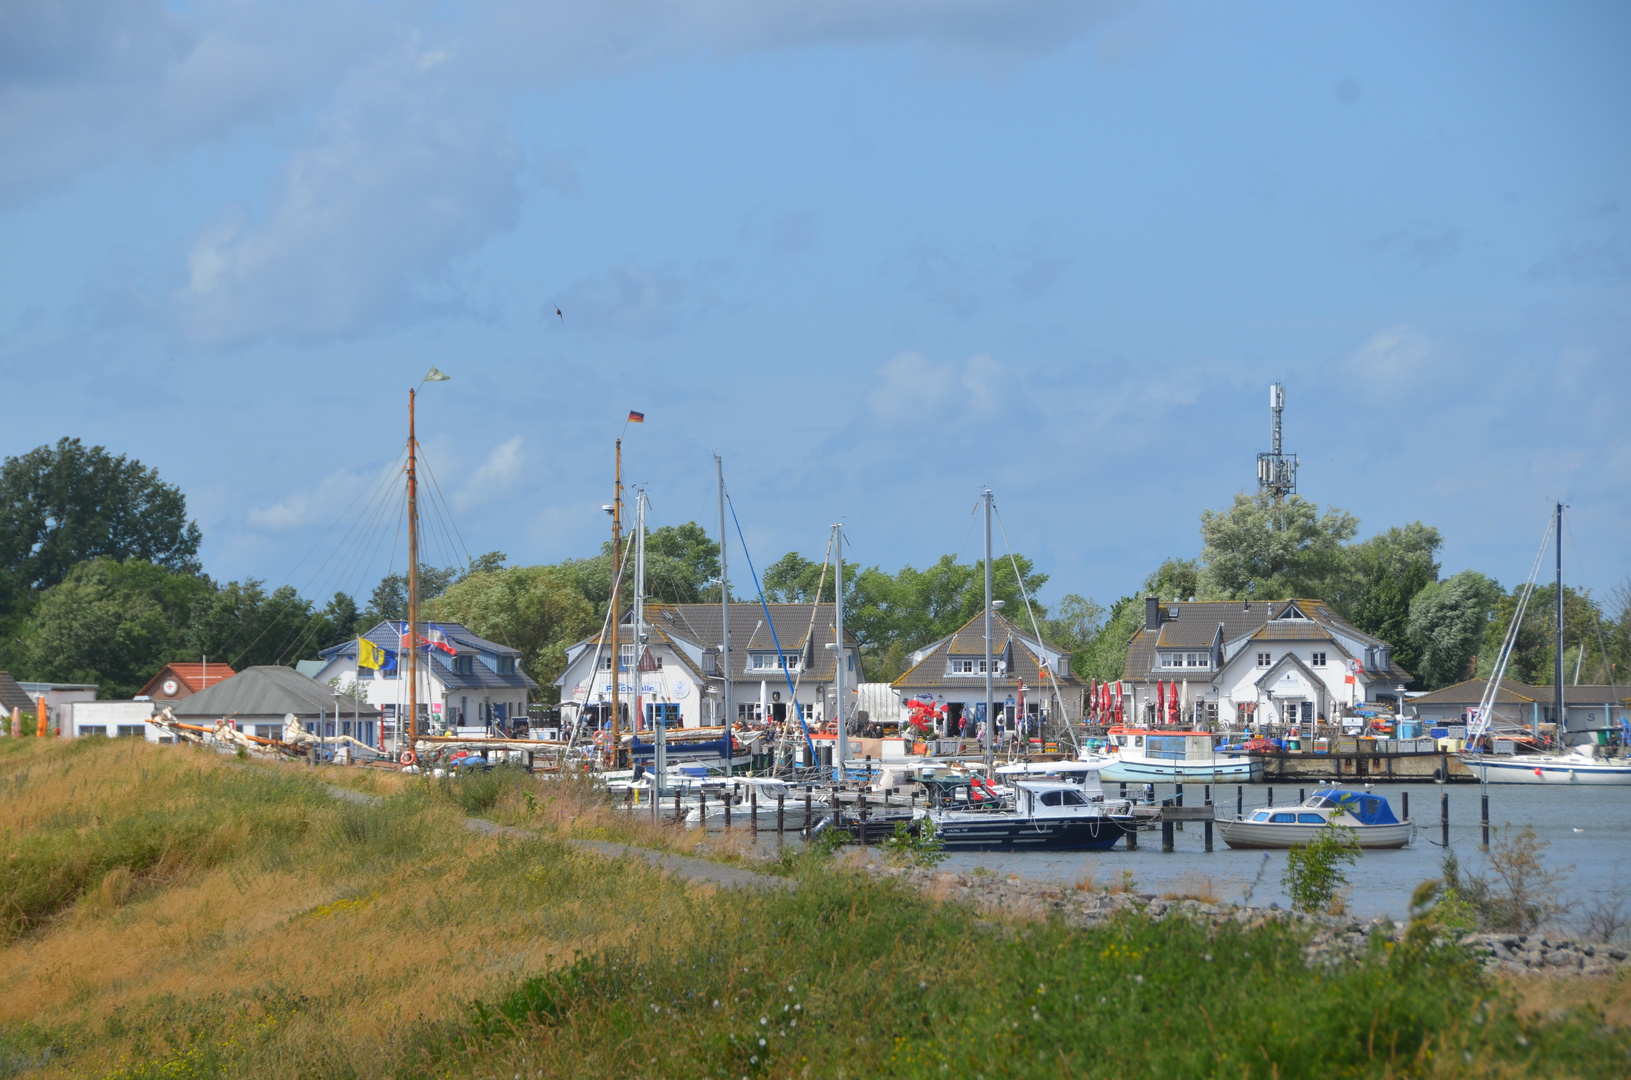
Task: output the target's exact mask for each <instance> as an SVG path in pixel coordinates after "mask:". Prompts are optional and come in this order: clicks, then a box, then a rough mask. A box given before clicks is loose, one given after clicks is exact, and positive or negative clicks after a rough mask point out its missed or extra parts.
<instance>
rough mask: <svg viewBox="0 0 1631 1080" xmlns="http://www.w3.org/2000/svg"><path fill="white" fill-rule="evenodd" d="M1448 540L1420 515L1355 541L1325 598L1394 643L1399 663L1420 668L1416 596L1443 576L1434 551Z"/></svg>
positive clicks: (1361, 625)
mask: <svg viewBox="0 0 1631 1080" xmlns="http://www.w3.org/2000/svg"><path fill="white" fill-rule="evenodd" d="M1443 543H1444V539H1443V537H1441V536H1440V535H1439V531H1438V530H1437V529H1435V528H1432V527H1431V526H1428V525H1423V524H1422V523H1421V522H1419V521H1416V522H1412V523H1411V524H1409V525H1406V526H1405V527H1404V528H1402V529H1401V528H1392V529H1389V530H1388V531H1387V532H1385V533H1379V534H1377V535H1376V536H1373V537H1371V538H1370V539H1369V540H1366V541H1364V542H1363V543H1359V544H1350V545H1348V546H1347V547H1346V548H1344V549H1343V552H1342V565H1341V569H1340V571H1339V572H1338V573H1337V574H1335V575H1333V577H1332V579H1331V580H1330V581H1329V583H1328V588H1327V592H1326V593H1325V595H1323V596H1321V597H1320V599H1323V600H1326V601H1328V602H1329V603H1331V604H1332V606H1334V607H1335V608H1336V609H1337V611H1339V612H1341V613H1342V615H1343V616H1344V617H1345V618H1347V619H1348V621H1350V622H1352V623H1353V624H1354V625H1355V626H1357V627H1358V628H1359V629H1361V630H1363V631H1365V633H1367V634H1373V635H1375V636H1376V637H1379V638H1381V639H1382V640H1383V641H1386V642H1389V643H1391V644H1392V645H1394V646H1395V647H1396V652H1395V658H1396V659H1397V660H1398V662H1399V664H1400V665H1401V666H1402V667H1404V668H1405V669H1406V670H1408V671H1411V672H1414V671H1415V670H1416V668H1417V666H1418V665H1419V664H1420V654H1419V653H1418V652H1417V651H1416V649H1415V647H1414V645H1412V643H1411V637H1410V633H1409V624H1410V602H1411V601H1412V600H1413V599H1415V597H1416V594H1418V593H1419V592H1421V590H1422V589H1424V588H1426V587H1427V586H1429V585H1431V584H1433V583H1434V582H1436V581H1437V580H1438V571H1439V564H1438V561H1437V559H1436V558H1435V557H1434V556H1435V555H1436V554H1437V552H1438V549H1439V547H1440V546H1441V545H1442V544H1443Z"/></svg>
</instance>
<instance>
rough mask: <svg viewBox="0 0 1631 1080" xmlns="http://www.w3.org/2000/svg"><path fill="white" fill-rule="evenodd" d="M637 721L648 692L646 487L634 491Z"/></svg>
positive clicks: (635, 722) (635, 726)
mask: <svg viewBox="0 0 1631 1080" xmlns="http://www.w3.org/2000/svg"><path fill="white" fill-rule="evenodd" d="M634 521H635V525H634V720H633V723H632V724H631V725H630V727H631V729H632V730H634V731H639V730H640V722H641V720H643V719H644V718H645V708H644V702H645V695H644V694H642V693H641V685H642V683H643V681H644V680H643V678H642V675H641V668H640V665H641V664H642V663H643V662H644V660H645V655H646V489H645V488H636V489H635V491H634Z"/></svg>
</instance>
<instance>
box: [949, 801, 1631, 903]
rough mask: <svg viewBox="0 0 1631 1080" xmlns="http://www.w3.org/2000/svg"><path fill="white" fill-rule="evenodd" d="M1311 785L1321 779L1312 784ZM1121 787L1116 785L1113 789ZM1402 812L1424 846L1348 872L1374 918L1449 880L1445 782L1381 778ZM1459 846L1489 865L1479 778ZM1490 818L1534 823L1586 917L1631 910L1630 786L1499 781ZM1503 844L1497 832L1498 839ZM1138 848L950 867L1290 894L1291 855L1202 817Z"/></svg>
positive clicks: (1453, 804)
mask: <svg viewBox="0 0 1631 1080" xmlns="http://www.w3.org/2000/svg"><path fill="white" fill-rule="evenodd" d="M1306 786H1307V788H1308V789H1309V790H1312V788H1313V785H1312V784H1309V785H1306ZM1105 787H1106V789H1107V792H1108V793H1110V794H1112V795H1113V794H1114V787H1115V785H1113V784H1108V783H1107V784H1106V785H1105ZM1212 790H1213V798H1214V801H1216V802H1218V803H1220V804H1221V805H1220V806H1219V811H1220V813H1221V814H1223V815H1224V816H1230V815H1232V814H1233V813H1234V806H1235V788H1234V787H1233V786H1229V787H1221V788H1218V787H1215V788H1213V789H1212ZM1297 790H1298V789H1297V786H1296V785H1280V784H1276V785H1274V801H1275V804H1276V805H1278V806H1288V805H1291V804H1293V803H1295V802H1296V801H1297ZM1372 790H1374V791H1375V792H1376V793H1377V794H1379V795H1383V796H1385V797H1386V798H1387V800H1388V802H1389V803H1390V804H1391V805H1392V807H1393V812H1394V813H1395V814H1398V815H1400V816H1401V817H1402V816H1403V813H1402V806H1403V800H1402V798H1401V795H1402V794H1403V793H1404V792H1409V795H1410V816H1411V817H1412V818H1414V819H1415V821H1416V823H1417V826H1418V829H1417V833H1416V839H1415V842H1414V843H1412V844H1411V845H1410V846H1408V847H1406V848H1403V849H1402V850H1399V851H1367V852H1365V853H1363V854H1362V855H1361V856H1360V857H1359V861H1358V863H1357V864H1355V865H1354V866H1353V867H1352V868H1350V869H1349V870H1348V871H1347V873H1348V881H1349V883H1350V885H1351V886H1352V890H1353V891H1352V893H1351V895H1350V897H1349V908H1350V910H1351V911H1352V912H1353V913H1354V914H1355V915H1359V916H1363V917H1370V916H1376V915H1390V916H1393V917H1395V918H1399V919H1403V918H1404V917H1405V916H1406V915H1407V914H1408V913H1409V907H1410V894H1411V892H1412V891H1414V889H1415V887H1416V886H1417V885H1419V884H1420V883H1421V882H1423V881H1425V880H1427V879H1429V878H1436V877H1438V876H1439V875H1440V869H1439V866H1440V862H1441V860H1442V859H1443V857H1444V848H1442V847H1441V846H1440V845H1439V840H1440V835H1441V834H1440V829H1439V794H1440V792H1441V790H1443V789H1441V788H1440V787H1439V786H1438V785H1436V784H1409V785H1392V786H1389V785H1381V784H1378V785H1376V787H1375V788H1373V789H1372ZM1448 790H1449V794H1450V847H1451V849H1452V850H1454V852H1455V854H1456V857H1457V858H1458V859H1460V861H1461V866H1462V868H1463V870H1464V871H1468V872H1473V873H1480V872H1484V871H1486V870H1487V868H1488V864H1487V862H1486V860H1485V857H1484V854H1483V853H1482V852H1481V851H1479V849H1478V848H1479V842H1480V828H1479V805H1478V798H1479V788H1478V786H1477V785H1476V784H1458V785H1451V786H1450V787H1449V788H1448ZM1171 794H1172V788H1171V787H1170V786H1167V785H1158V786H1157V788H1156V799H1157V802H1159V801H1160V799H1162V798H1165V797H1169V796H1171ZM1201 794H1202V792H1201V789H1200V787H1198V786H1197V785H1194V784H1189V785H1186V786H1185V789H1184V796H1185V802H1186V803H1191V804H1193V803H1197V802H1199V801H1200V797H1201ZM1489 796H1490V810H1489V817H1490V824H1491V826H1492V827H1500V826H1504V825H1505V824H1507V823H1509V822H1510V823H1511V824H1512V826H1513V827H1514V828H1521V827H1522V826H1524V825H1533V826H1534V828H1535V833H1536V834H1537V836H1539V838H1540V839H1542V840H1544V841H1547V843H1548V846H1547V847H1546V848H1545V849H1544V851H1543V852H1542V855H1543V858H1544V860H1545V862H1546V863H1547V865H1548V866H1549V867H1551V868H1552V869H1553V870H1555V871H1558V872H1560V873H1562V874H1564V884H1563V890H1562V891H1563V898H1564V899H1565V900H1566V901H1567V902H1569V903H1571V904H1572V905H1573V907H1574V909H1575V912H1576V913H1577V914H1578V913H1579V912H1580V911H1581V910H1582V909H1583V908H1585V907H1587V906H1589V905H1591V904H1593V903H1601V902H1604V901H1608V900H1612V899H1613V898H1615V897H1617V896H1627V905H1626V906H1627V908H1628V909H1631V895H1627V893H1626V889H1627V888H1628V887H1631V787H1582V788H1559V787H1529V786H1527V785H1523V786H1517V785H1513V786H1491V787H1490V788H1489ZM1267 799H1268V786H1267V785H1263V784H1251V785H1247V786H1246V789H1245V804H1246V809H1247V810H1248V811H1250V810H1251V809H1253V808H1254V807H1257V806H1262V805H1264V804H1265V803H1266V802H1267ZM1492 839H1493V836H1492ZM1138 842H1139V848H1138V850H1137V851H1126V850H1124V849H1123V847H1122V846H1121V845H1117V847H1116V848H1115V850H1113V851H1107V852H1068V853H1060V854H1044V853H1030V854H1015V855H998V854H984V855H982V854H963V853H956V854H952V855H950V856H948V857H947V859H946V861H945V863H944V864H943V865H944V866H945V868H947V869H955V870H961V871H968V870H972V869H973V868H974V867H976V866H983V867H986V868H987V869H990V870H994V871H996V872H998V873H1001V874H1009V873H1014V874H1018V875H1020V876H1021V877H1022V878H1028V879H1032V880H1045V881H1057V882H1061V883H1066V884H1069V883H1073V882H1076V881H1078V880H1080V879H1081V878H1082V877H1084V876H1086V875H1089V874H1091V875H1092V877H1093V880H1094V881H1095V882H1096V883H1098V884H1099V885H1109V884H1113V883H1116V882H1119V881H1120V880H1121V875H1122V871H1123V870H1127V871H1131V873H1132V875H1133V877H1134V879H1135V880H1136V881H1137V883H1138V891H1140V892H1155V893H1164V892H1168V891H1198V887H1199V886H1201V885H1204V884H1210V886H1211V891H1212V892H1214V893H1216V894H1217V895H1218V896H1219V897H1220V898H1222V899H1223V900H1225V901H1233V902H1237V903H1238V902H1241V901H1244V900H1247V899H1248V898H1249V900H1250V902H1251V903H1252V904H1255V905H1260V906H1265V905H1267V904H1269V903H1271V902H1278V903H1279V904H1280V905H1281V906H1282V907H1285V906H1287V904H1288V900H1287V898H1286V896H1285V893H1284V892H1283V891H1282V890H1281V888H1280V873H1281V871H1282V870H1283V869H1284V867H1285V853H1284V852H1282V851H1275V852H1268V853H1266V854H1265V853H1264V852H1261V851H1231V850H1230V849H1229V848H1227V847H1225V846H1224V843H1223V840H1222V839H1221V838H1216V840H1215V847H1216V850H1215V851H1213V852H1211V853H1208V852H1207V851H1206V850H1205V838H1204V833H1203V832H1202V826H1201V824H1200V823H1199V822H1190V823H1188V824H1187V825H1186V826H1185V831H1184V832H1180V833H1178V834H1177V835H1176V850H1175V851H1173V852H1171V853H1164V852H1162V851H1161V833H1160V831H1159V830H1156V831H1154V832H1149V831H1145V832H1141V833H1139V836H1138Z"/></svg>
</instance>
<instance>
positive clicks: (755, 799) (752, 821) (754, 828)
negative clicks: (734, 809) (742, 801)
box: [748, 784, 759, 840]
mask: <svg viewBox="0 0 1631 1080" xmlns="http://www.w3.org/2000/svg"><path fill="white" fill-rule="evenodd" d="M748 822H749V825H748V831H749V832H750V833H752V834H753V838H754V839H755V840H757V839H759V785H757V784H755V785H753V786H752V787H750V788H748Z"/></svg>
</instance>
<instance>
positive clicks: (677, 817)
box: [674, 787, 681, 825]
mask: <svg viewBox="0 0 1631 1080" xmlns="http://www.w3.org/2000/svg"><path fill="white" fill-rule="evenodd" d="M680 821H681V818H680V789H679V788H677V787H676V788H675V789H674V824H676V825H678V824H679V823H680Z"/></svg>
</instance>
